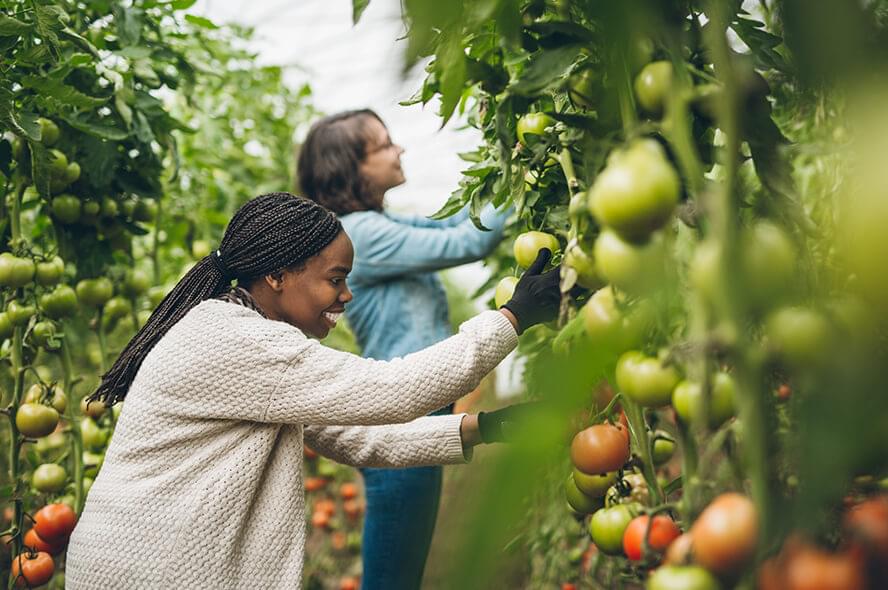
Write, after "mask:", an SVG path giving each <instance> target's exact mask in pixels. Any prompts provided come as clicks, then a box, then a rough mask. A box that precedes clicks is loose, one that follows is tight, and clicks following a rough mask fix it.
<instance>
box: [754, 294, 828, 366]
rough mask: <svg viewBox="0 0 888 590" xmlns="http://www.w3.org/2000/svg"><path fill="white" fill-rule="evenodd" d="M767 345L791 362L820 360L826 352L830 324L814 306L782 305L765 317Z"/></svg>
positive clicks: (802, 362) (792, 363)
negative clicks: (810, 307)
mask: <svg viewBox="0 0 888 590" xmlns="http://www.w3.org/2000/svg"><path fill="white" fill-rule="evenodd" d="M765 334H767V337H768V343H769V345H770V347H771V348H772V349H773V350H775V351H776V352H777V354H778V355H780V357H781V358H783V359H784V360H785V361H786V362H788V363H789V364H790V365H793V366H796V367H800V366H806V365H812V364H819V363H821V362H822V361H823V360H825V358H826V355H827V354H828V352H829V344H830V341H831V336H832V327H831V326H830V324H829V322H828V321H827V320H826V318H825V317H824V316H823V315H822V314H821V313H819V312H817V311H814V310H813V309H809V308H804V307H784V308H781V309H778V310H777V311H775V312H773V313H772V314H771V315H769V316H768V318H767V319H766V320H765Z"/></svg>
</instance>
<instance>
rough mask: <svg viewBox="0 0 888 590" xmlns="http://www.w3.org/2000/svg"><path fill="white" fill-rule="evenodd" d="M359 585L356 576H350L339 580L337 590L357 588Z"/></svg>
mask: <svg viewBox="0 0 888 590" xmlns="http://www.w3.org/2000/svg"><path fill="white" fill-rule="evenodd" d="M360 585H361V584H360V582H359V581H358V578H355V577H352V576H349V577H347V578H342V579H341V580H339V590H358V587H359V586H360Z"/></svg>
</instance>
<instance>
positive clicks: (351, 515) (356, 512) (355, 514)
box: [342, 500, 364, 521]
mask: <svg viewBox="0 0 888 590" xmlns="http://www.w3.org/2000/svg"><path fill="white" fill-rule="evenodd" d="M342 511H343V512H345V516H346V517H347V518H348V519H349V520H353V521H354V520H357V519H358V518H359V517H360V516H361V513H362V512H363V511H364V508H363V506H361V503H360V502H358V501H357V500H346V501H345V502H343V503H342Z"/></svg>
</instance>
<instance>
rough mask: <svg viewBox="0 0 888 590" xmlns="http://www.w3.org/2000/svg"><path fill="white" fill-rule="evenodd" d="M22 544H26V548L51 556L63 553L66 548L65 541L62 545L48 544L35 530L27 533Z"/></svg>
mask: <svg viewBox="0 0 888 590" xmlns="http://www.w3.org/2000/svg"><path fill="white" fill-rule="evenodd" d="M22 543H24V545H25V547H30V548H31V549H33V550H34V551H43V552H44V553H49V554H50V555H56V554H58V553H61V552H62V549H64V548H65V541H62V542H61V543H47V542H46V541H44V540H43V539H42V538H41V537H40V535H38V534H37V531H35V530H34V529H30V530H28V532H27V533H25V537H24V538H23V539H22Z"/></svg>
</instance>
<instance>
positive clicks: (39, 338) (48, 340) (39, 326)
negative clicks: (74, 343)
mask: <svg viewBox="0 0 888 590" xmlns="http://www.w3.org/2000/svg"><path fill="white" fill-rule="evenodd" d="M55 336H56V327H55V324H53V323H52V321H50V320H43V321H40V322H37V323H36V324H34V327H33V328H32V329H31V341H32V342H33V343H34V345H35V346H42V347H43V348H46V349H48V350H55V349H57V348H58V340H56V339H55Z"/></svg>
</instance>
